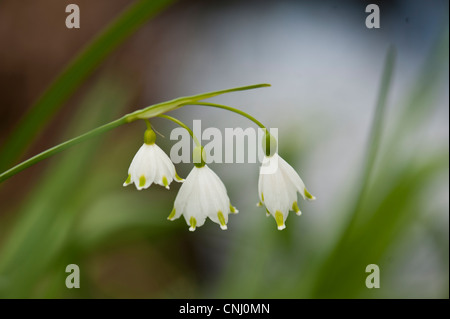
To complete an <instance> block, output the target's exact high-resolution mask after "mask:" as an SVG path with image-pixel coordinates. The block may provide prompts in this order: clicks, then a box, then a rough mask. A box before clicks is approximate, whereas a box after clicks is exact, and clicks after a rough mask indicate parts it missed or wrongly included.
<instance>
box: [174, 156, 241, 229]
mask: <svg viewBox="0 0 450 319" xmlns="http://www.w3.org/2000/svg"><path fill="white" fill-rule="evenodd" d="M229 213H235V214H236V213H238V210H237V209H236V208H235V207H233V206H232V205H231V203H230V198H229V197H228V195H227V190H226V188H225V185H224V184H223V182H222V181H221V180H220V178H219V176H217V174H216V173H214V171H212V170H211V169H210V168H209V167H208V166H207V165H206V164H205V163H204V162H202V163H200V164H195V166H194V168H193V169H192V171H191V172H190V173H189V175H188V177H186V180H185V182H184V183H183V185H181V187H180V190H179V191H178V194H177V197H176V198H175V203H174V208H173V210H172V212H171V213H170V215H169V217H168V219H169V220H174V219H177V218H179V217H180V216H181V215H183V216H184V219H185V220H186V223H187V225H188V226H190V227H189V230H190V231H194V230H195V229H196V227H200V226H202V225H203V224H204V223H205V220H206V218H207V217H209V219H211V220H212V221H213V222H215V223H217V224H219V225H220V228H221V229H223V230H226V229H227V223H228V214H229Z"/></svg>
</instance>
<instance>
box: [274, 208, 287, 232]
mask: <svg viewBox="0 0 450 319" xmlns="http://www.w3.org/2000/svg"><path fill="white" fill-rule="evenodd" d="M275 221H276V222H277V226H278V230H283V229H285V228H286V225H285V224H284V220H283V214H282V213H281V212H280V211H278V210H277V211H276V212H275Z"/></svg>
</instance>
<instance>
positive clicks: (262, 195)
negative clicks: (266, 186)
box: [261, 193, 264, 203]
mask: <svg viewBox="0 0 450 319" xmlns="http://www.w3.org/2000/svg"><path fill="white" fill-rule="evenodd" d="M261 201H262V202H263V203H264V194H263V193H261Z"/></svg>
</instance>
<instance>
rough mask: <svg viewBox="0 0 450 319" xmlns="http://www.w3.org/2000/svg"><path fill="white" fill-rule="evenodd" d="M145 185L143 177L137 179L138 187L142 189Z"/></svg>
mask: <svg viewBox="0 0 450 319" xmlns="http://www.w3.org/2000/svg"><path fill="white" fill-rule="evenodd" d="M144 185H145V176H144V175H142V176H141V177H139V187H144Z"/></svg>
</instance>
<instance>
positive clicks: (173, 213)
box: [167, 207, 176, 220]
mask: <svg viewBox="0 0 450 319" xmlns="http://www.w3.org/2000/svg"><path fill="white" fill-rule="evenodd" d="M175 213H176V209H175V207H174V208H173V209H172V212H171V213H170V215H169V217H167V219H168V220H173V218H174V217H175Z"/></svg>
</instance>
